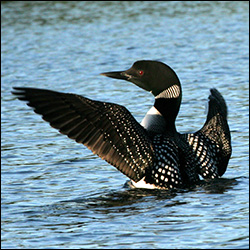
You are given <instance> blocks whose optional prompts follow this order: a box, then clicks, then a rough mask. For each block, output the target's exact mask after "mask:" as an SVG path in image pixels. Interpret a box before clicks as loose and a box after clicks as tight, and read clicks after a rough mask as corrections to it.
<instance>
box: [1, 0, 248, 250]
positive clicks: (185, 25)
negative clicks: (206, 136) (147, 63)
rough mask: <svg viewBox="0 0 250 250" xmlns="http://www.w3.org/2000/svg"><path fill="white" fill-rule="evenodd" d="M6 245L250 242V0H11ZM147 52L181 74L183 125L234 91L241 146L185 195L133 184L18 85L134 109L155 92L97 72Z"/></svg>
mask: <svg viewBox="0 0 250 250" xmlns="http://www.w3.org/2000/svg"><path fill="white" fill-rule="evenodd" d="M1 18H2V29H1V35H2V36H1V45H2V46H1V74H2V75H1V83H2V84H1V91H2V96H1V97H2V99H1V108H2V109H1V122H2V123H1V126H2V127H1V129H2V134H1V135H2V136H1V143H2V144H1V146H2V155H1V156H2V158H1V163H2V181H1V197H2V203H1V204H2V206H1V208H2V213H1V215H2V218H1V219H2V227H1V229H2V231H1V236H2V248H143V249H146V248H210V249H211V248H237V249H239V248H241V249H246V248H249V241H248V240H249V103H248V101H249V94H248V93H249V2H247V1H245V2H244V1H242V2H241V1H237V2H236V1H231V2H230V1H223V2H214V1H200V2H196V1H192V2H188V1H187V2H186V1H174V2H164V1H163V2H162V1H161V2H157V1H153V2H150V1H142V2H131V1H129V2H99V1H98V2H94V1H89V2H22V1H21V2H13V1H6V2H2V3H1ZM140 59H151V60H160V61H162V62H164V63H166V64H168V65H170V66H171V67H172V68H173V69H174V70H175V71H176V73H177V75H178V76H179V78H180V80H181V82H182V89H183V100H182V106H181V110H180V113H179V115H178V118H177V128H178V130H179V131H180V132H189V131H196V130H198V129H199V128H201V126H202V125H203V123H204V121H205V119H206V103H207V97H208V95H209V88H212V87H216V88H217V89H218V90H219V91H220V92H221V93H222V94H223V96H224V97H225V99H226V102H227V105H228V110H229V115H228V122H229V126H230V130H231V135H232V146H233V154H232V157H231V160H230V162H229V165H228V169H227V171H226V173H225V174H224V175H223V178H221V179H219V180H217V181H214V182H211V183H207V184H206V185H203V186H197V187H195V188H193V189H192V190H183V191H180V192H176V193H172V192H164V191H147V190H129V189H127V188H124V187H123V184H124V183H125V182H126V181H127V177H126V176H124V175H123V174H121V173H120V172H119V171H117V170H116V169H115V168H114V167H112V166H110V165H109V164H108V163H106V162H105V161H102V160H101V159H99V158H98V157H97V156H95V155H93V154H92V152H91V151H90V150H88V149H87V148H85V147H84V146H83V145H81V144H77V143H75V142H74V141H71V140H70V139H68V138H67V137H65V136H63V135H61V134H60V133H58V132H57V131H56V130H55V129H53V128H51V127H50V126H49V125H48V124H47V123H46V122H44V121H43V120H42V119H41V118H40V117H39V116H38V115H36V114H34V112H33V111H32V109H31V108H29V107H27V106H26V105H25V104H24V103H23V102H20V101H18V100H16V99H15V97H14V96H12V95H11V93H10V91H11V89H12V86H27V87H28V86H29V87H41V88H48V89H52V90H58V91H63V92H74V93H77V94H82V95H84V96H87V97H89V98H92V99H94V100H101V101H109V102H115V103H119V104H121V105H124V106H126V107H127V108H128V109H129V110H130V111H131V112H132V114H133V115H134V116H135V117H136V119H137V120H138V121H139V122H140V121H141V120H142V118H143V117H144V115H145V113H146V112H147V111H148V109H149V108H150V107H151V105H152V104H153V96H152V95H151V94H150V93H148V92H145V91H143V90H142V89H139V88H138V87H136V86H135V85H133V84H131V83H128V82H122V81H116V80H113V79H108V78H105V77H103V76H100V75H99V73H101V72H105V71H112V70H122V69H127V68H129V67H130V66H131V65H132V63H133V62H134V61H136V60H140Z"/></svg>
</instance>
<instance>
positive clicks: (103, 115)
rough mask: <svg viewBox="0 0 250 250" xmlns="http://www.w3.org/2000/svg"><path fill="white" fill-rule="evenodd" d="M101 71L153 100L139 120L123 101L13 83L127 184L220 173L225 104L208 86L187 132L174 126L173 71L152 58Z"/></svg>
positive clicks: (151, 184)
mask: <svg viewBox="0 0 250 250" xmlns="http://www.w3.org/2000/svg"><path fill="white" fill-rule="evenodd" d="M102 75H105V76H108V77H112V78H116V79H122V80H127V81H130V82H133V83H134V84H136V85H137V86H139V87H141V88H143V89H145V90H147V91H150V92H151V93H152V94H153V95H154V96H155V103H154V106H153V107H152V108H151V109H150V110H149V112H148V113H147V114H146V116H145V118H144V119H143V121H142V122H141V124H139V123H138V122H137V121H136V120H135V118H134V117H133V116H132V115H131V113H130V112H129V111H128V110H127V109H126V108H125V107H123V106H121V105H118V104H113V103H107V102H99V101H94V100H91V99H88V98H85V97H83V96H80V95H76V94H66V93H60V92H55V91H50V90H44V89H35V88H14V89H15V90H16V92H13V94H15V95H17V96H18V99H20V100H25V101H28V105H29V106H31V107H33V108H34V111H35V112H36V113H38V114H41V115H42V117H43V119H44V120H45V121H48V122H49V123H50V125H51V126H52V127H54V128H57V129H59V131H60V132H61V133H62V134H65V135H67V136H68V137H69V138H71V139H74V140H75V141H76V142H78V143H82V144H84V145H85V146H87V147H88V148H89V149H91V150H92V151H93V153H94V154H97V155H99V156H100V157H101V158H102V159H104V160H106V161H107V162H108V163H110V164H111V165H113V166H115V167H116V168H117V169H118V170H120V171H121V172H122V173H123V174H125V175H126V176H127V177H129V178H130V180H131V183H130V185H131V186H132V187H144V188H159V189H172V188H178V187H186V186H189V185H192V184H196V183H197V182H198V181H199V180H200V178H199V176H202V177H203V178H204V179H213V178H218V177H220V176H222V175H223V174H224V172H225V171H226V168H227V164H228V161H229V159H230V156H231V138H230V131H229V127H228V124H227V107H226V103H225V101H224V99H223V97H222V96H221V95H220V93H219V92H218V91H217V90H216V89H211V90H210V91H211V95H210V96H209V99H210V100H209V111H208V116H207V120H206V122H205V124H204V126H203V127H202V128H201V129H200V130H199V131H197V132H196V133H193V134H180V133H178V132H177V131H176V127H175V120H176V116H177V114H178V112H179V108H180V104H181V97H182V91H181V85H180V81H179V79H178V77H177V75H176V74H175V72H174V71H173V70H172V69H171V68H170V67H169V66H167V65H166V64H164V63H161V62H157V61H149V60H148V61H146V60H143V61H137V62H135V63H134V64H133V66H132V67H131V68H130V69H128V70H126V71H116V72H106V73H102Z"/></svg>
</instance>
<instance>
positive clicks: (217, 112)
mask: <svg viewBox="0 0 250 250" xmlns="http://www.w3.org/2000/svg"><path fill="white" fill-rule="evenodd" d="M210 92H211V94H210V95H209V108H208V114H207V120H206V122H205V124H204V126H203V127H202V128H201V130H199V131H198V133H201V134H202V135H204V136H205V137H207V138H208V139H210V140H211V141H212V142H214V143H215V145H216V146H217V148H218V149H217V157H218V160H219V161H218V164H217V167H218V174H219V176H221V175H223V174H224V173H225V171H226V168H227V164H228V161H229V159H230V156H231V153H232V147H231V136H230V130H229V126H228V123H227V105H226V102H225V100H224V98H223V97H222V95H221V94H220V92H219V91H218V90H217V89H215V88H213V89H210Z"/></svg>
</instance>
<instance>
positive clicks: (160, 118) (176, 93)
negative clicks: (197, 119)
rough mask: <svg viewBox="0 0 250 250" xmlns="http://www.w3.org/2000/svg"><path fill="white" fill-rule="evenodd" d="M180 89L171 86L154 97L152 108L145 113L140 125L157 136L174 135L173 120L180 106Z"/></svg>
mask: <svg viewBox="0 0 250 250" xmlns="http://www.w3.org/2000/svg"><path fill="white" fill-rule="evenodd" d="M181 96H182V92H181V87H180V85H173V86H171V87H169V88H168V89H166V90H164V91H162V92H161V93H160V94H158V95H157V96H155V103H154V106H153V107H152V108H151V109H150V110H149V111H148V112H147V114H146V116H145V117H144V119H143V120H142V122H141V125H142V126H143V127H144V128H145V129H147V130H148V131H152V132H155V133H158V134H166V133H167V134H170V135H175V134H176V133H177V131H176V127H175V120H176V117H177V115H178V112H179V109H180V104H181Z"/></svg>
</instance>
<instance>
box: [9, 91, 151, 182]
mask: <svg viewBox="0 0 250 250" xmlns="http://www.w3.org/2000/svg"><path fill="white" fill-rule="evenodd" d="M14 89H15V90H16V91H14V92H12V93H13V94H15V95H17V97H18V99H19V100H23V101H28V103H27V105H29V106H31V107H33V108H34V111H35V112H36V113H37V114H40V115H42V118H43V119H44V120H45V121H47V122H49V123H50V125H51V126H52V127H54V128H56V129H59V131H60V132H61V133H62V134H65V135H67V136H68V137H69V138H71V139H74V140H75V141H76V142H78V143H82V144H84V145H85V146H87V147H88V148H89V149H91V150H92V151H93V153H94V154H97V155H98V156H100V157H101V158H102V159H104V160H106V161H107V162H108V163H110V164H111V165H113V166H115V167H116V168H117V169H118V170H120V171H121V172H122V173H123V174H125V175H126V176H128V177H129V178H130V179H132V180H134V181H139V180H140V179H141V178H142V177H143V176H144V173H145V169H146V168H147V167H149V166H151V165H152V162H153V147H152V142H151V139H150V138H149V136H148V134H147V131H146V130H145V129H144V128H143V127H142V126H141V125H140V124H139V123H138V122H137V121H136V120H135V119H134V117H133V116H132V115H131V113H130V112H129V111H128V110H127V109H126V108H125V107H123V106H120V105H117V104H113V103H106V102H99V101H94V100H90V99H88V98H85V97H83V96H80V95H76V94H66V93H60V92H55V91H50V90H45V89H36V88H16V87H15V88H14Z"/></svg>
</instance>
